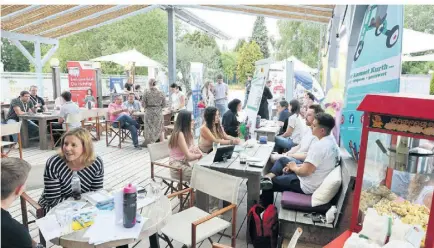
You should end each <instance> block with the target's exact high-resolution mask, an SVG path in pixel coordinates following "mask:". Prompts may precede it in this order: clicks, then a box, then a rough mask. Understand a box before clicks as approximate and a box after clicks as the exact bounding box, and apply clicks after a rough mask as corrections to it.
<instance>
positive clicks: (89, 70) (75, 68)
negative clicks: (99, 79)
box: [66, 61, 97, 107]
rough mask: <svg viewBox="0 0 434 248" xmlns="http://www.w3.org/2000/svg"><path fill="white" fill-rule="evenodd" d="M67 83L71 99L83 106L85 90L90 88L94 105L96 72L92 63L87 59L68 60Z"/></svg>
mask: <svg viewBox="0 0 434 248" xmlns="http://www.w3.org/2000/svg"><path fill="white" fill-rule="evenodd" d="M66 66H67V68H68V83H69V90H70V92H71V95H72V101H73V102H77V104H78V106H80V107H84V103H85V102H84V99H85V98H86V95H87V91H88V90H89V89H90V90H92V96H93V97H94V99H95V106H96V97H97V94H96V93H97V92H96V73H95V69H94V68H93V63H92V62H89V61H68V62H67V64H66Z"/></svg>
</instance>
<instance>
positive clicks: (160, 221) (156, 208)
mask: <svg viewBox="0 0 434 248" xmlns="http://www.w3.org/2000/svg"><path fill="white" fill-rule="evenodd" d="M53 210H54V209H52V210H50V212H49V213H48V214H53V213H54V212H53ZM139 212H140V210H139ZM141 215H142V216H143V217H145V218H149V219H148V220H147V221H146V222H145V223H144V225H143V228H142V231H141V232H140V235H139V238H138V239H123V240H116V241H110V242H107V243H103V244H99V245H93V244H89V239H88V238H84V237H83V236H84V234H85V233H86V230H87V228H86V229H82V230H80V231H76V232H73V233H71V234H67V235H64V236H61V237H60V238H56V239H53V240H51V242H52V243H53V244H56V245H60V246H63V247H74V248H75V247H77V248H78V247H79V248H88V247H98V248H100V247H101V248H102V247H117V246H123V245H128V244H132V243H134V242H137V241H138V240H142V239H144V238H147V237H149V242H150V244H151V247H152V248H157V247H159V240H158V235H157V234H158V230H159V229H161V228H162V227H163V226H164V225H165V224H166V221H167V219H168V217H170V216H171V215H172V205H171V202H170V200H169V199H168V198H167V197H165V196H161V197H160V198H159V199H158V200H157V201H155V202H153V203H151V204H149V205H147V206H145V207H143V208H142V209H141ZM113 224H114V223H113Z"/></svg>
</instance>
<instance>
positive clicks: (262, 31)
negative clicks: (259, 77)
mask: <svg viewBox="0 0 434 248" xmlns="http://www.w3.org/2000/svg"><path fill="white" fill-rule="evenodd" d="M251 41H255V42H256V43H257V44H258V45H259V47H260V48H261V53H262V54H263V55H264V58H268V57H269V56H270V53H269V51H268V31H267V27H266V26H265V18H264V17H263V16H258V17H256V20H255V23H254V25H253V32H252V37H250V42H251Z"/></svg>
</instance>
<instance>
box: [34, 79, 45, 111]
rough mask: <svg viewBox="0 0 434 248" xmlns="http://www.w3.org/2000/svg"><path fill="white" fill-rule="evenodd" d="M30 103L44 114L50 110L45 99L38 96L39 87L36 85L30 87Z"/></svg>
mask: <svg viewBox="0 0 434 248" xmlns="http://www.w3.org/2000/svg"><path fill="white" fill-rule="evenodd" d="M30 101H31V102H32V103H33V105H35V108H36V111H37V112H40V113H42V112H44V111H47V110H48V109H47V106H46V105H45V101H44V99H42V97H40V96H38V87H37V86H36V85H32V86H30Z"/></svg>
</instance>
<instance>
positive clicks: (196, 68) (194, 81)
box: [190, 62, 203, 137]
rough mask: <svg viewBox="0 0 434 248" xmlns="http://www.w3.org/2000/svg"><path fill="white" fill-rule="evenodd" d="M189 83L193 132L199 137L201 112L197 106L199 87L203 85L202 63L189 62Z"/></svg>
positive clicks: (199, 94)
mask: <svg viewBox="0 0 434 248" xmlns="http://www.w3.org/2000/svg"><path fill="white" fill-rule="evenodd" d="M190 64H191V65H190V84H191V99H190V101H191V102H192V105H193V106H192V108H193V117H194V121H195V123H194V134H195V136H196V137H199V129H200V126H202V119H203V118H202V114H201V112H200V109H199V108H198V104H199V101H200V97H201V88H202V85H203V64H202V63H197V62H191V63H190Z"/></svg>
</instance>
